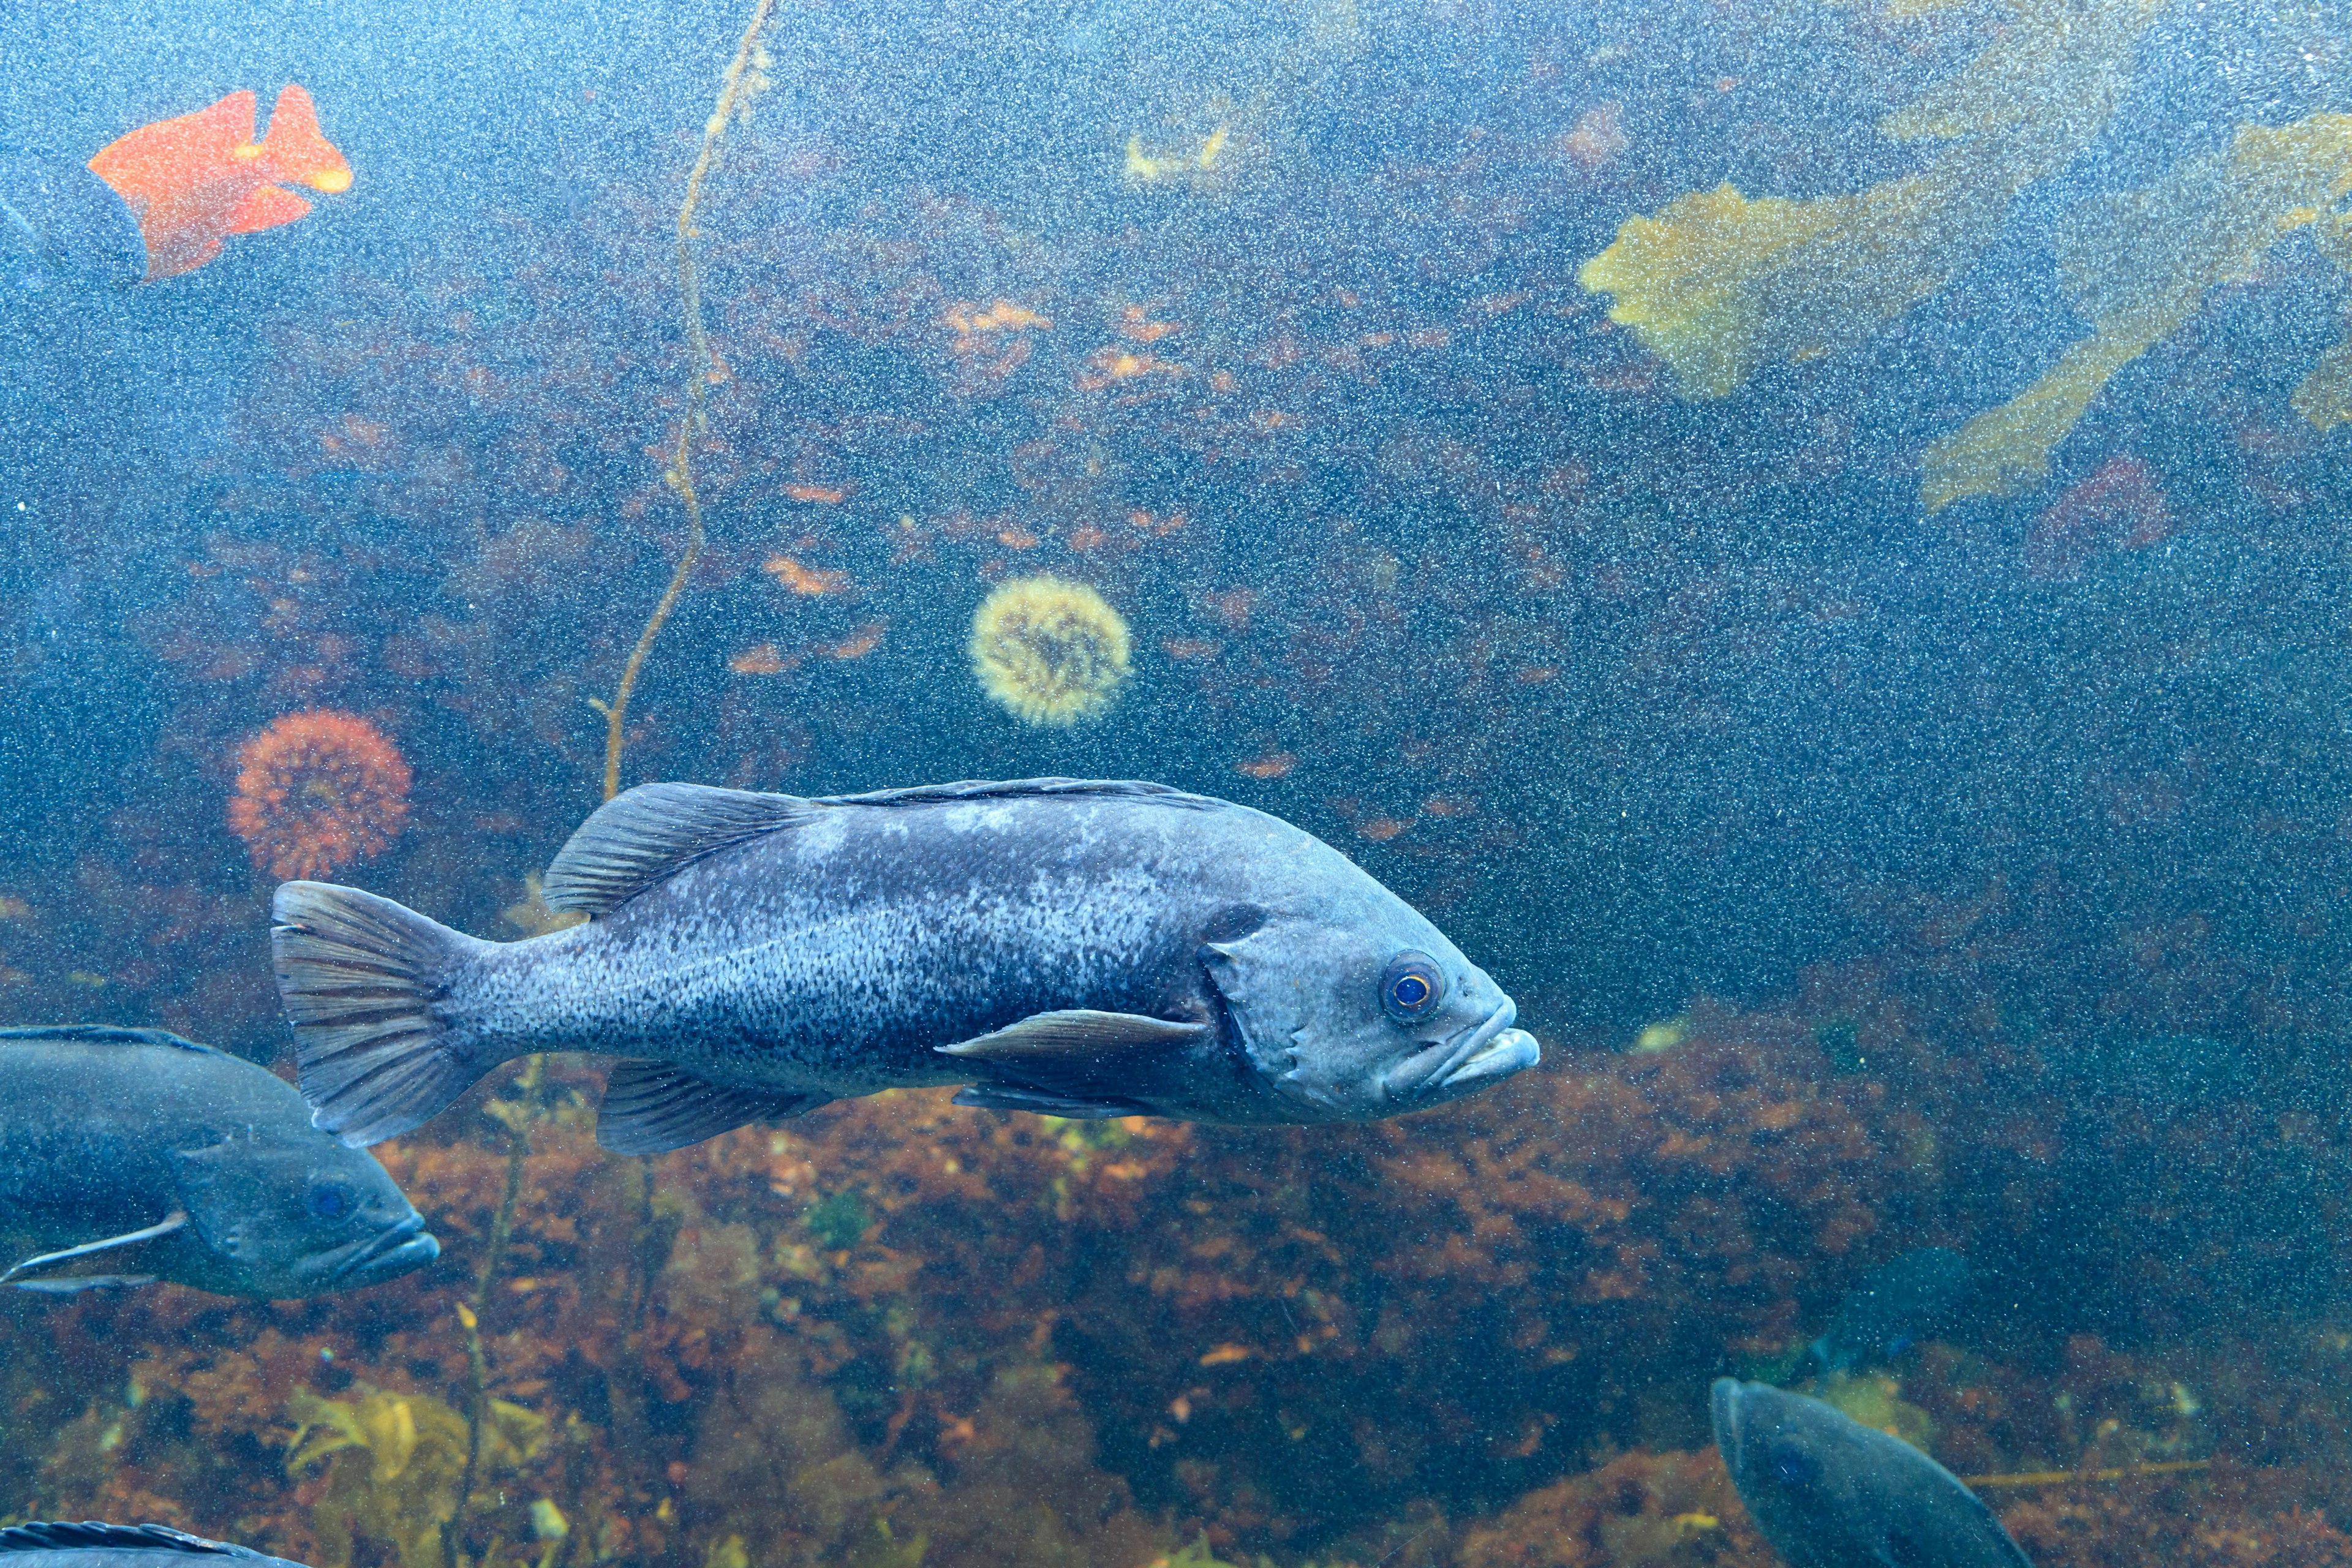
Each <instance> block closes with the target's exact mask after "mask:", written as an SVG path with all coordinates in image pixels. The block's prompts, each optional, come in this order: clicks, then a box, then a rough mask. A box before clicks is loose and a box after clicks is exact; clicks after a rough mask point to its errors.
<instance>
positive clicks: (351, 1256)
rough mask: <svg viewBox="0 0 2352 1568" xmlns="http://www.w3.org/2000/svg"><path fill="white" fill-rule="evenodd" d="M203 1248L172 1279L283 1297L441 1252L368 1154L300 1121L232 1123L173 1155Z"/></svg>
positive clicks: (377, 1277)
mask: <svg viewBox="0 0 2352 1568" xmlns="http://www.w3.org/2000/svg"><path fill="white" fill-rule="evenodd" d="M174 1161H175V1164H176V1167H177V1173H178V1180H179V1192H180V1201H181V1205H182V1206H183V1207H184V1208H185V1209H186V1210H187V1214H188V1219H189V1229H190V1230H191V1231H192V1232H194V1237H195V1239H196V1241H197V1243H198V1244H199V1245H200V1246H201V1247H202V1248H203V1252H204V1256H203V1258H202V1259H201V1260H200V1261H199V1262H198V1263H197V1265H196V1266H195V1267H194V1268H192V1269H190V1270H188V1271H186V1272H184V1273H183V1274H179V1275H177V1276H176V1277H178V1278H181V1279H184V1281H185V1282H186V1283H188V1284H191V1285H195V1286H198V1287H200V1288H202V1289H208V1290H218V1291H221V1292H223V1293H224V1294H227V1295H236V1296H267V1297H271V1298H274V1299H281V1300H282V1299H286V1298H290V1297H296V1296H315V1295H319V1294H320V1293H322V1292H324V1291H329V1290H348V1289H355V1288H357V1287H359V1286H362V1285H373V1284H377V1283H380V1282H381V1281H383V1280H386V1279H394V1278H395V1277H396V1276H399V1275H402V1274H405V1273H407V1272H408V1271H409V1270H410V1269H412V1268H422V1267H423V1266H424V1265H425V1264H427V1263H430V1262H432V1261H433V1260H434V1259H435V1258H438V1257H440V1256H441V1244H440V1243H439V1242H438V1241H436V1240H435V1239H434V1237H433V1233H432V1232H430V1231H428V1230H426V1229H425V1216H424V1215H420V1214H418V1213H417V1212H416V1209H415V1205H411V1204H410V1203H409V1201H408V1199H407V1197H406V1196H405V1195H404V1194H403V1193H402V1192H401V1190H400V1188H399V1186H398V1185H397V1184H394V1181H393V1179H392V1177H391V1176H390V1175H388V1174H387V1173H385V1171H384V1168H383V1166H382V1165H380V1164H378V1163H376V1161H375V1156H373V1154H370V1153H368V1152H366V1151H365V1150H363V1149H349V1148H346V1147H344V1146H343V1145H342V1144H341V1142H338V1141H337V1140H336V1139H335V1138H333V1137H332V1136H331V1135H330V1134H328V1133H325V1132H320V1131H316V1130H315V1129H312V1128H309V1127H304V1128H301V1129H300V1130H299V1132H298V1131H292V1130H283V1131H278V1130H273V1129H271V1128H268V1127H266V1126H265V1127H260V1128H254V1129H238V1130H237V1131H235V1132H233V1133H232V1134H231V1135H230V1136H228V1137H226V1138H224V1139H223V1140H222V1141H221V1142H217V1143H213V1144H209V1145H207V1146H205V1147H203V1148H200V1149H194V1150H184V1151H181V1152H179V1153H178V1154H177V1155H175V1157H174Z"/></svg>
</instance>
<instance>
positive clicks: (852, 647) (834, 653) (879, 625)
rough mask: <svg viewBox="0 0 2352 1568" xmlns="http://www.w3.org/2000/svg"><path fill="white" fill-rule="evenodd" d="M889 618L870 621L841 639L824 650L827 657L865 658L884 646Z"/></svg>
mask: <svg viewBox="0 0 2352 1568" xmlns="http://www.w3.org/2000/svg"><path fill="white" fill-rule="evenodd" d="M889 625H890V623H889V622H888V621H887V620H882V621H868V622H867V623H866V625H864V626H860V627H858V628H857V629H856V631H854V632H852V633H850V634H849V635H848V636H847V637H844V638H843V639H842V640H841V641H839V642H837V643H835V644H834V645H833V646H832V647H827V648H825V649H824V655H825V657H826V658H865V657H866V655H867V654H869V653H872V652H873V651H874V650H875V649H876V648H877V647H881V646H882V634H883V632H884V631H885V630H886V629H887V627H888V626H889Z"/></svg>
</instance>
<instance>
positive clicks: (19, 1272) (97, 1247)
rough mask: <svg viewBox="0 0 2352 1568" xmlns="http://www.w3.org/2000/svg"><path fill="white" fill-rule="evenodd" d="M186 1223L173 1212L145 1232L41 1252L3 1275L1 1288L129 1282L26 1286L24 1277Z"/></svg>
mask: <svg viewBox="0 0 2352 1568" xmlns="http://www.w3.org/2000/svg"><path fill="white" fill-rule="evenodd" d="M187 1223H188V1214H187V1211H186V1210H185V1209H173V1211H172V1212H171V1213H170V1214H167V1215H164V1216H163V1218H162V1219H160V1220H157V1221H156V1222H155V1223H154V1224H153V1225H151V1226H146V1227H144V1228H143V1229H140V1230H127V1231H124V1232H123V1233H122V1234H121V1236H110V1237H104V1238H102V1239H100V1240H98V1241H85V1242H83V1243H82V1244H81V1245H80V1246H79V1247H65V1248H62V1249H60V1250H59V1251H57V1252H43V1253H39V1254H37V1255H36V1256H34V1257H31V1258H26V1259H24V1260H23V1261H22V1262H20V1263H18V1264H17V1265H16V1267H15V1268H11V1269H9V1270H8V1271H7V1272H6V1273H5V1274H0V1285H16V1286H18V1287H19V1288H20V1289H27V1290H36V1289H38V1290H59V1289H71V1290H80V1289H88V1288H89V1285H90V1284H107V1283H113V1284H120V1283H122V1282H124V1281H125V1280H126V1279H129V1276H126V1275H110V1274H106V1275H84V1276H81V1277H79V1279H51V1280H42V1281H40V1282H38V1283H26V1282H25V1281H24V1279H23V1276H25V1275H27V1274H31V1273H35V1272H37V1271H38V1270H40V1269H43V1268H49V1267H51V1266H52V1265H55V1264H59V1263H70V1262H72V1261H73V1260H74V1259H75V1258H88V1257H89V1256H90V1255H91V1254H92V1253H97V1252H109V1251H111V1250H112V1249H114V1248H115V1247H135V1246H137V1245H138V1244H139V1243H141V1242H142V1241H152V1240H154V1239H155V1238H156V1237H159V1236H169V1235H171V1234H172V1233H173V1231H175V1230H177V1229H179V1228H180V1227H181V1226H184V1225H185V1224H187ZM132 1282H133V1283H137V1284H142V1285H143V1284H145V1283H146V1280H145V1279H139V1280H136V1281H132Z"/></svg>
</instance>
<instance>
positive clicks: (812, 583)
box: [761, 555, 849, 599]
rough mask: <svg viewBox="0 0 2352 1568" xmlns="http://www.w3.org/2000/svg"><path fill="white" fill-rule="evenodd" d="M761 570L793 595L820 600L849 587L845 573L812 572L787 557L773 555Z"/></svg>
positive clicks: (847, 575)
mask: <svg viewBox="0 0 2352 1568" xmlns="http://www.w3.org/2000/svg"><path fill="white" fill-rule="evenodd" d="M761 570H763V571H765V572H767V573H768V574H771V575H772V576H773V577H774V578H775V579H776V581H777V582H779V583H782V584H783V585H784V586H785V587H787V588H790V589H791V590H792V591H793V593H795V594H804V595H807V596H808V597H810V598H812V599H821V598H823V597H824V595H827V594H838V593H840V592H842V591H843V590H845V589H846V588H847V587H848V586H849V574H848V573H846V572H823V571H813V570H811V569H810V568H809V567H806V566H803V565H802V564H801V563H799V562H797V561H794V560H793V559H792V558H791V557H789V556H784V555H774V556H771V557H769V559H768V563H767V565H766V566H764V567H763V568H761Z"/></svg>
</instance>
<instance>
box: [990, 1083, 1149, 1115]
mask: <svg viewBox="0 0 2352 1568" xmlns="http://www.w3.org/2000/svg"><path fill="white" fill-rule="evenodd" d="M954 1102H955V1103H956V1104H958V1105H961V1106H966V1107H969V1108H970V1109H971V1110H1028V1111H1034V1112H1035V1113H1036V1114H1037V1115H1039V1116H1066V1117H1068V1118H1070V1119H1071V1120H1072V1121H1108V1120H1110V1119H1111V1118H1112V1117H1115V1116H1150V1115H1151V1114H1152V1110H1151V1108H1150V1106H1148V1105H1139V1104H1137V1103H1136V1102H1135V1101H1133V1100H1075V1099H1072V1098H1071V1097H1070V1096H1068V1095H1066V1094H1047V1093H1046V1092H1045V1090H1044V1089H1016V1088H1014V1087H1013V1086H1012V1085H1009V1084H973V1085H972V1086H971V1088H969V1089H958V1090H956V1097H955V1101H954Z"/></svg>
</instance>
